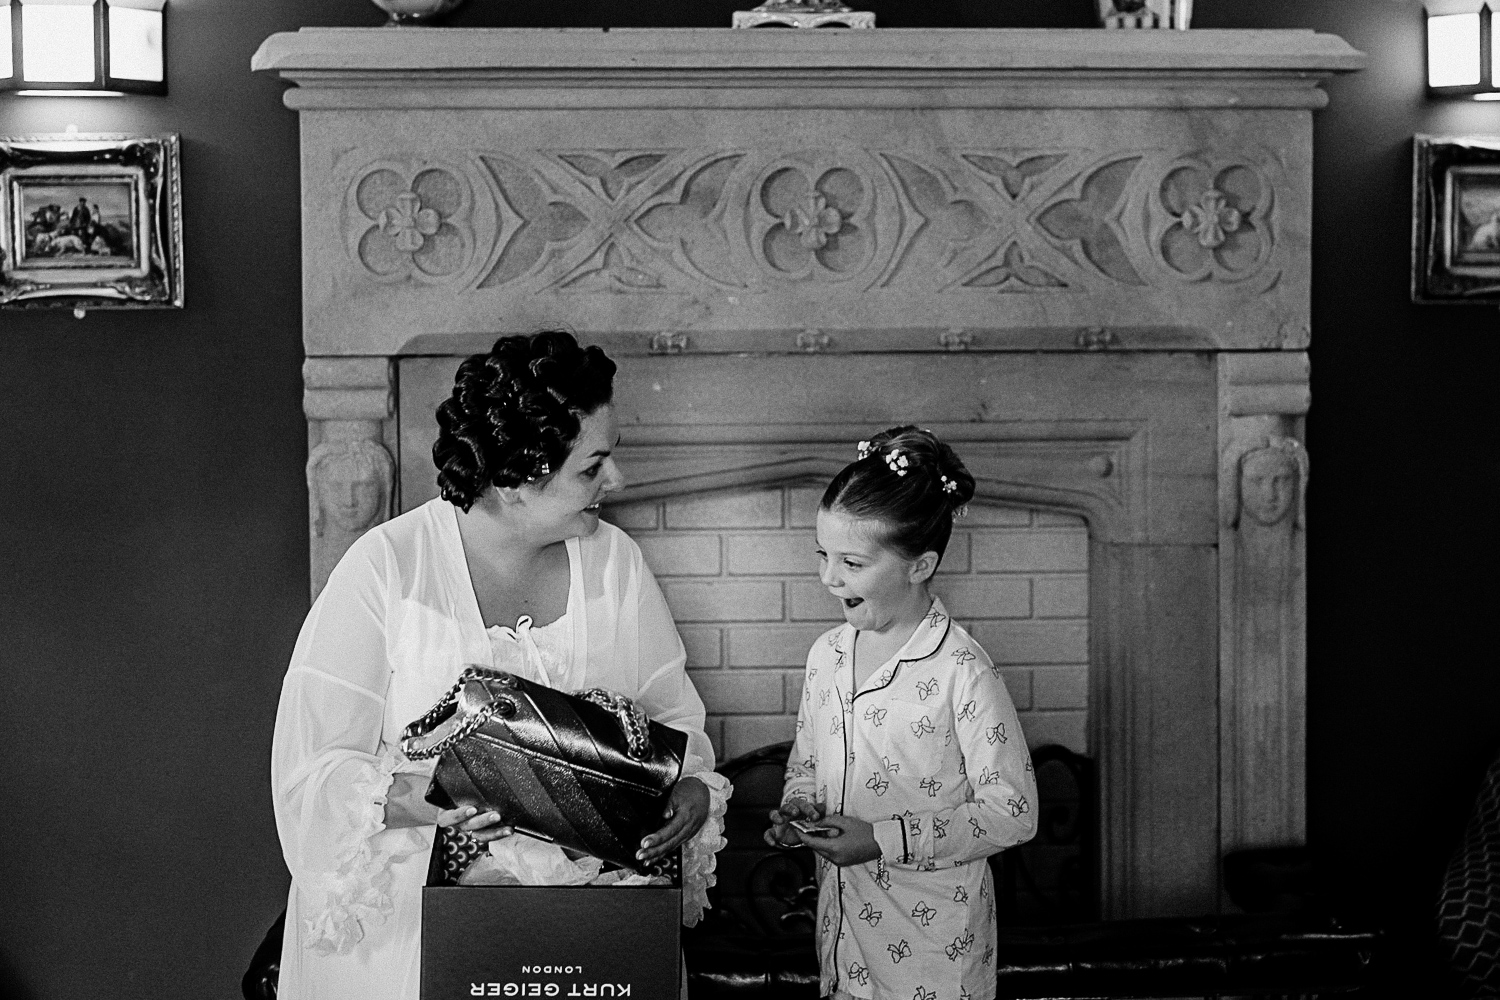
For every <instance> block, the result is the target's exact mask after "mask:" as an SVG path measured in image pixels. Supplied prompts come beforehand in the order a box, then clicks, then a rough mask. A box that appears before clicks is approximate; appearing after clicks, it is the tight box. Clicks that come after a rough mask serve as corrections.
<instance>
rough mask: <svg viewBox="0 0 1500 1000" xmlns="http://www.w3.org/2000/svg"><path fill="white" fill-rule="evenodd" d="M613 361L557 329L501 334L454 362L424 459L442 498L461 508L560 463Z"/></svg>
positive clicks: (608, 387) (605, 387) (604, 394)
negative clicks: (433, 469)
mask: <svg viewBox="0 0 1500 1000" xmlns="http://www.w3.org/2000/svg"><path fill="white" fill-rule="evenodd" d="M614 378H615V363H614V362H613V361H611V360H610V359H609V357H608V356H607V355H606V354H605V353H604V352H603V351H602V350H600V349H599V348H597V347H579V346H578V341H576V340H574V339H573V336H572V334H569V333H564V332H562V331H547V332H544V333H534V334H531V335H530V336H524V335H517V336H513V337H501V338H500V339H499V340H497V341H495V346H494V347H493V348H491V349H490V352H489V353H488V354H475V355H473V356H472V357H470V358H468V359H466V360H465V361H464V363H463V364H461V365H459V366H458V375H457V376H456V377H455V378H454V382H453V395H452V396H450V397H448V399H447V400H445V401H444V402H443V404H442V405H441V406H439V407H438V410H437V422H438V438H437V442H436V443H435V444H434V445H433V446H432V460H433V461H434V462H435V463H436V464H437V468H438V475H437V481H438V489H439V491H440V493H441V494H442V497H443V499H444V500H447V501H448V502H449V503H451V504H453V505H454V506H455V507H458V508H460V509H461V510H463V511H468V510H469V508H470V507H472V506H474V501H476V500H478V499H479V496H480V494H482V493H483V492H484V491H485V490H486V489H488V488H489V487H490V486H500V487H506V486H519V485H521V484H522V483H527V482H532V481H534V480H537V479H542V478H544V477H546V476H549V475H551V474H552V473H554V472H556V471H557V470H558V469H560V468H562V465H563V462H564V461H566V460H567V457H568V452H569V451H571V450H572V448H573V442H574V441H575V440H577V438H578V432H579V428H580V423H581V418H583V417H585V416H588V415H589V414H591V413H593V412H594V411H595V410H597V409H599V407H601V406H604V405H605V404H607V403H608V402H609V401H610V399H611V397H612V396H613V394H614Z"/></svg>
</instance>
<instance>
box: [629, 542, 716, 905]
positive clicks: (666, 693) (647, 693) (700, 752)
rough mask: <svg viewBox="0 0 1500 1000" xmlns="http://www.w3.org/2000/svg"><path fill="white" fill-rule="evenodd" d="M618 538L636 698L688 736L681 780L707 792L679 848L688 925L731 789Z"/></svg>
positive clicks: (699, 705)
mask: <svg viewBox="0 0 1500 1000" xmlns="http://www.w3.org/2000/svg"><path fill="white" fill-rule="evenodd" d="M621 537H622V548H624V549H625V550H626V552H625V553H622V555H627V556H628V559H629V568H628V572H629V575H630V577H631V580H632V582H633V586H631V587H627V588H626V593H627V594H629V593H632V592H633V593H634V595H635V606H634V607H633V608H625V609H623V610H622V614H621V618H622V620H624V621H628V620H630V619H634V624H635V631H636V644H637V651H638V653H637V655H638V657H639V659H638V661H637V663H638V665H639V670H640V675H639V676H640V687H639V690H638V692H637V695H636V700H637V701H638V702H639V703H640V706H641V708H643V709H645V711H646V714H648V715H650V716H651V717H652V718H653V719H655V720H656V721H657V722H660V723H662V724H663V725H667V726H672V727H673V728H675V729H681V730H683V731H684V732H686V733H687V734H688V745H687V754H686V758H685V759H684V760H683V765H682V773H683V776H684V777H693V778H696V779H697V780H699V781H701V782H703V784H704V785H705V786H706V787H707V788H708V799H709V805H708V819H707V820H705V821H704V823H703V826H702V827H700V828H699V829H698V832H697V833H696V834H695V835H694V836H693V837H692V838H691V839H690V840H688V841H687V843H685V844H683V845H682V922H683V923H684V924H686V925H687V926H689V927H692V926H694V925H695V924H697V923H698V921H699V920H700V919H701V918H702V916H703V912H704V911H705V910H706V909H707V908H708V890H709V888H711V887H712V886H713V885H714V884H715V883H716V882H717V876H716V875H715V874H714V869H715V867H716V865H717V863H718V862H717V855H718V852H719V851H720V850H721V849H722V848H723V847H724V846H725V845H726V844H727V843H728V841H727V840H725V839H724V812H725V810H726V809H727V807H728V804H729V796H730V795H731V794H733V792H734V788H733V787H732V786H731V785H730V783H729V779H727V778H725V777H724V776H723V775H722V774H719V773H717V772H715V771H714V749H713V745H712V744H711V743H709V741H708V734H707V733H706V732H705V731H704V728H703V727H704V719H705V713H704V709H703V699H701V698H699V697H698V691H697V689H696V688H694V687H693V682H692V681H691V680H689V679H688V675H687V669H686V668H687V652H686V650H684V649H683V646H682V637H681V636H680V635H678V634H677V625H676V624H675V623H674V622H673V621H672V613H671V611H670V610H669V609H668V608H667V601H666V598H665V597H663V596H662V592H661V587H660V585H658V584H657V582H656V577H655V576H654V575H652V573H651V570H650V568H649V567H648V566H647V565H646V561H645V559H643V558H642V557H641V551H640V548H639V547H638V546H636V544H635V543H634V542H632V541H629V539H628V538H626V537H625V536H623V535H622V536H621ZM625 631H626V634H628V630H625Z"/></svg>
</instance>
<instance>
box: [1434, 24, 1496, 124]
mask: <svg viewBox="0 0 1500 1000" xmlns="http://www.w3.org/2000/svg"><path fill="white" fill-rule="evenodd" d="M1497 17H1500V14H1497V13H1496V12H1493V11H1491V9H1490V5H1489V4H1488V3H1476V2H1475V0H1428V3H1427V90H1428V92H1429V93H1431V94H1434V95H1438V96H1442V97H1472V98H1473V99H1474V100H1476V101H1496V100H1500V79H1497V74H1496V72H1495V52H1494V44H1493V43H1494V39H1495V34H1496V33H1495V21H1496V18H1497Z"/></svg>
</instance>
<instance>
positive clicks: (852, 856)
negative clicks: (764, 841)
mask: <svg viewBox="0 0 1500 1000" xmlns="http://www.w3.org/2000/svg"><path fill="white" fill-rule="evenodd" d="M823 825H824V826H831V827H833V828H834V832H832V833H825V834H819V835H810V834H805V833H798V834H797V836H799V837H801V838H802V842H803V843H804V844H806V845H807V846H808V847H811V848H812V849H813V850H814V851H816V852H817V854H818V856H819V857H821V858H823V859H825V860H827V861H831V862H832V863H833V864H836V865H838V866H839V867H840V868H844V867H847V866H848V865H860V864H864V863H865V862H866V861H874V860H875V859H876V858H878V857H880V845H879V844H878V843H876V842H875V827H873V826H871V825H870V824H869V823H866V822H865V821H864V820H862V819H855V818H854V817H853V816H839V815H834V816H824V817H823ZM794 832H795V831H794Z"/></svg>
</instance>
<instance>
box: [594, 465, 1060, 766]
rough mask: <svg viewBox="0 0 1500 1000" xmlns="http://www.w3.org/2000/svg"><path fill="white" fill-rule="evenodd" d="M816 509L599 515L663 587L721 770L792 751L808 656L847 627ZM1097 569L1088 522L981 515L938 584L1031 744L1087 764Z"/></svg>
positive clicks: (952, 549) (771, 500)
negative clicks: (781, 745)
mask: <svg viewBox="0 0 1500 1000" xmlns="http://www.w3.org/2000/svg"><path fill="white" fill-rule="evenodd" d="M821 496H822V484H821V483H812V482H803V483H790V484H786V485H781V486H773V487H771V488H754V489H741V490H725V491H718V492H712V493H697V494H688V495H684V496H680V497H673V498H668V499H665V500H654V501H646V502H637V503H628V504H621V505H617V506H613V507H610V508H608V510H607V512H606V514H605V517H606V519H607V520H610V521H611V522H613V523H614V524H616V525H618V526H619V527H620V528H622V529H624V530H625V531H626V532H628V533H629V534H630V535H631V537H632V538H634V539H635V541H636V542H637V544H639V545H640V546H641V550H642V552H643V553H644V554H645V557H646V562H647V564H648V565H649V566H650V567H651V569H652V571H653V572H654V573H655V574H656V577H657V580H658V581H660V583H661V587H662V591H663V593H664V594H665V595H666V598H667V604H668V605H669V606H670V607H671V609H672V615H673V618H674V619H675V620H676V622H677V627H678V631H679V632H681V634H682V639H683V643H684V645H685V646H686V647H687V654H688V669H689V671H690V676H691V677H692V678H693V682H694V684H695V685H696V686H697V688H698V691H699V693H700V694H701V695H702V696H703V701H704V705H705V706H706V708H707V709H708V732H709V738H710V739H711V740H713V742H714V748H715V750H717V752H718V754H719V757H720V759H728V758H730V757H737V756H739V755H741V754H744V753H748V752H750V751H752V750H755V749H757V748H759V747H762V746H765V745H767V744H770V743H777V742H780V741H782V740H789V739H791V738H792V733H793V729H794V726H795V723H796V719H797V704H798V701H799V700H800V698H801V697H802V669H803V666H804V664H805V662H806V657H807V651H808V649H809V648H810V647H811V646H812V644H813V642H814V641H815V640H816V639H817V638H818V636H820V635H821V634H823V633H824V632H825V631H827V630H828V629H829V628H832V627H833V626H834V625H836V624H838V623H839V622H841V621H842V620H843V618H842V615H841V614H840V611H839V608H838V604H837V602H836V601H835V600H834V599H833V598H831V597H829V595H828V593H827V591H826V590H825V589H824V588H823V585H822V584H821V583H820V582H819V581H818V577H817V572H818V562H817V554H816V552H815V548H814V547H815V544H816V543H815V540H814V537H813V523H814V517H815V515H816V512H817V506H818V499H819V498H820V497H821ZM1088 560H1089V544H1088V529H1087V527H1086V525H1085V524H1084V522H1083V520H1082V518H1079V517H1076V516H1072V515H1066V514H1055V513H1049V512H1046V511H1039V510H1028V509H1025V508H1020V507H1008V506H1000V505H996V504H989V503H978V502H976V503H972V504H970V505H969V512H968V515H967V516H966V517H964V518H963V519H961V520H960V521H958V522H957V523H956V524H955V526H954V532H953V538H952V540H951V541H950V542H949V545H948V551H947V553H946V554H945V555H944V557H943V562H942V565H941V566H940V567H939V568H938V572H937V576H936V577H935V579H934V585H933V592H934V593H936V594H937V595H938V596H939V597H941V598H942V599H943V602H944V604H946V605H947V607H948V610H949V612H950V613H951V614H952V615H953V616H954V618H955V619H957V620H958V621H959V622H960V623H962V624H963V625H964V627H965V628H967V629H969V631H970V632H972V633H973V635H974V637H975V638H976V639H977V640H978V641H979V642H980V643H981V644H982V645H983V646H984V648H985V650H986V651H987V652H988V653H989V654H990V656H991V658H992V659H993V660H994V661H995V664H996V665H997V666H999V667H1000V668H1001V670H1002V672H1003V675H1004V678H1005V684H1006V687H1007V688H1008V689H1009V691H1010V695H1011V698H1012V699H1013V700H1014V701H1015V703H1016V708H1017V711H1018V712H1019V714H1020V720H1021V727H1022V729H1023V731H1024V732H1025V733H1026V739H1027V742H1028V744H1029V745H1031V746H1032V747H1037V746H1041V745H1044V744H1049V743H1055V744H1060V745H1062V746H1065V747H1067V748H1068V749H1070V750H1072V751H1074V752H1075V753H1079V754H1087V753H1088V752H1089V747H1088V693H1089V676H1088V673H1089V667H1088V651H1089V621H1088Z"/></svg>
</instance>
